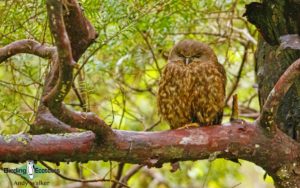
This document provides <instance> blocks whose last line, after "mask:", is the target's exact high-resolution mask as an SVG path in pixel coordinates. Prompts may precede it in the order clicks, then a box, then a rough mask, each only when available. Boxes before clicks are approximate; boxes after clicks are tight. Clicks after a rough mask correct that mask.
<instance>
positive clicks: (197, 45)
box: [168, 40, 218, 65]
mask: <svg viewBox="0 0 300 188" xmlns="http://www.w3.org/2000/svg"><path fill="white" fill-rule="evenodd" d="M168 60H169V62H171V63H173V62H174V63H183V64H185V65H189V64H191V63H201V62H206V63H207V62H212V63H214V62H217V61H218V60H217V57H216V55H215V53H214V51H213V50H212V49H211V48H210V47H209V46H208V45H206V44H204V43H201V42H198V41H194V40H182V41H180V42H179V43H177V44H176V45H175V46H174V47H173V49H172V50H171V52H170V54H169V58H168Z"/></svg>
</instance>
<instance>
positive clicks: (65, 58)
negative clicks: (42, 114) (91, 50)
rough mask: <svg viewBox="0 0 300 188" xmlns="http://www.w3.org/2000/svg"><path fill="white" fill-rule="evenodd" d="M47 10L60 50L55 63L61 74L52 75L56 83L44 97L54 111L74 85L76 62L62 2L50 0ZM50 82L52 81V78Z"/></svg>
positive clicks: (44, 100) (51, 28) (47, 104)
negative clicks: (64, 18) (65, 22)
mask: <svg viewBox="0 0 300 188" xmlns="http://www.w3.org/2000/svg"><path fill="white" fill-rule="evenodd" d="M47 11H48V15H49V19H50V21H49V23H50V30H51V32H52V34H53V37H54V39H55V44H56V47H57V52H58V59H56V60H55V63H56V64H58V67H59V75H58V78H56V77H52V79H54V80H56V85H55V86H54V87H53V88H52V89H51V91H50V92H49V93H48V94H47V95H46V96H44V97H43V102H44V103H45V104H46V106H47V107H48V108H49V110H50V111H51V112H52V113H53V111H56V110H57V109H59V108H60V105H61V102H62V101H63V100H64V97H65V96H66V94H67V93H68V92H69V90H70V88H71V86H72V83H71V82H72V79H73V67H74V65H75V62H74V60H73V57H72V50H71V45H70V41H69V37H68V34H67V31H66V28H65V24H64V20H63V16H62V14H63V11H62V4H61V3H60V2H59V1H57V0H48V1H47ZM50 82H52V81H51V80H50ZM54 114H55V113H54Z"/></svg>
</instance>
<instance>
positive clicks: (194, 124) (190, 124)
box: [177, 123, 200, 129]
mask: <svg viewBox="0 0 300 188" xmlns="http://www.w3.org/2000/svg"><path fill="white" fill-rule="evenodd" d="M196 127H200V126H199V124H198V123H189V124H185V125H184V126H182V127H179V128H177V129H189V128H196Z"/></svg>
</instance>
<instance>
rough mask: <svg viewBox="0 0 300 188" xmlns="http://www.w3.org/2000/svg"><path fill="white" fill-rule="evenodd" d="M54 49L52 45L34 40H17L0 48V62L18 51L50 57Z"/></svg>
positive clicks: (18, 52)
mask: <svg viewBox="0 0 300 188" xmlns="http://www.w3.org/2000/svg"><path fill="white" fill-rule="evenodd" d="M55 51H56V49H55V48H54V47H50V46H46V45H43V44H41V43H39V42H37V41H34V40H30V39H24V40H19V41H16V42H12V43H10V44H8V45H6V46H4V47H3V48H0V63H1V62H3V61H5V60H6V59H8V58H10V57H12V56H14V55H16V54H20V53H28V54H33V55H37V56H39V57H43V58H48V59H50V58H51V57H52V56H53V54H54V53H55Z"/></svg>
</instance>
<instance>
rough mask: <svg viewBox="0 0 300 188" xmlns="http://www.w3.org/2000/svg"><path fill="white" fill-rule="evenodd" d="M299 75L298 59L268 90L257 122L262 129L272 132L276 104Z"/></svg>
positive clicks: (274, 124) (299, 65)
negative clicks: (268, 92) (270, 89)
mask: <svg viewBox="0 0 300 188" xmlns="http://www.w3.org/2000/svg"><path fill="white" fill-rule="evenodd" d="M299 77H300V59H297V60H296V61H295V62H294V63H292V64H291V65H290V66H289V67H288V68H287V69H286V71H285V72H284V73H283V74H282V75H281V77H280V78H279V80H278V81H277V83H276V84H275V86H274V87H273V89H272V91H271V92H270V94H269V96H268V98H267V100H266V102H265V104H264V106H263V108H262V112H261V115H260V117H259V118H258V119H257V123H258V124H259V125H260V126H262V127H263V128H264V129H266V130H268V131H271V132H273V133H274V131H276V123H275V121H274V116H275V115H276V112H277V109H278V106H279V104H280V102H281V101H282V99H283V97H284V96H285V94H286V93H287V92H288V90H289V88H290V87H291V86H292V85H293V83H294V82H295V80H296V79H297V78H299Z"/></svg>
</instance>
